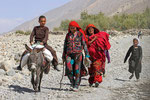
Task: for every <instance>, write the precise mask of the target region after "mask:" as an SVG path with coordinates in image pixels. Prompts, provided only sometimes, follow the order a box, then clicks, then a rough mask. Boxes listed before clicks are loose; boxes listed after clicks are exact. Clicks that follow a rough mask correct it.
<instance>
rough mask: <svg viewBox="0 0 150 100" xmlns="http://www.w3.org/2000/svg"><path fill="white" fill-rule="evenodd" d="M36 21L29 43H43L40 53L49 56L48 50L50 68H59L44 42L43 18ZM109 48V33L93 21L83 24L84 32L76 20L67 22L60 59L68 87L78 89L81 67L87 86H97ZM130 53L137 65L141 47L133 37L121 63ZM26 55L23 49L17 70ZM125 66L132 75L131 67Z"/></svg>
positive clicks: (45, 35)
mask: <svg viewBox="0 0 150 100" xmlns="http://www.w3.org/2000/svg"><path fill="white" fill-rule="evenodd" d="M39 23H40V25H39V26H36V27H34V29H33V31H32V33H31V35H30V44H31V45H33V44H34V43H39V44H41V45H44V46H45V48H46V49H44V50H47V51H46V52H43V53H44V54H45V55H49V56H50V53H51V54H52V56H53V59H52V64H53V65H54V69H56V70H57V71H60V70H59V69H58V68H57V65H58V59H57V56H56V52H55V50H53V48H52V47H51V46H49V45H48V44H47V40H48V32H49V30H48V28H47V27H46V26H45V24H46V17H45V16H40V17H39ZM33 38H34V41H33ZM110 48H111V45H110V43H109V34H107V33H106V32H103V31H100V30H99V29H97V28H96V27H95V26H94V25H93V24H89V25H87V27H86V29H85V31H83V30H82V29H81V27H80V26H79V25H78V23H77V22H75V21H71V22H70V23H69V27H68V33H67V34H66V37H65V41H64V49H63V55H62V59H63V62H64V63H65V75H66V76H67V77H68V79H69V80H70V83H71V85H70V89H71V90H73V91H78V89H79V85H80V82H81V77H82V76H85V75H87V71H86V68H85V66H86V67H88V74H89V79H88V81H89V86H92V85H93V84H95V87H98V86H99V84H100V83H101V82H102V77H103V76H105V63H106V58H107V59H108V63H110V56H109V49H110ZM83 51H84V53H83ZM131 52H132V54H133V55H132V58H133V59H134V60H133V59H132V62H133V61H134V62H135V63H136V64H135V66H137V64H138V65H139V62H140V61H141V59H142V58H141V53H142V49H141V47H140V46H139V45H138V41H137V40H136V39H134V46H132V47H131V48H130V49H129V51H128V53H127V56H126V57H125V61H124V62H126V60H127V58H128V57H129V55H130V53H131ZM28 56H29V53H28V54H27V52H26V51H25V52H24V53H23V55H22V57H21V61H20V65H19V66H18V68H17V69H18V70H22V68H23V66H25V65H26V61H27V59H28ZM49 56H46V58H47V59H48V61H50V60H51V59H49V58H50V57H49ZM139 57H140V58H139ZM137 59H139V60H137ZM140 64H141V63H140ZM129 69H130V70H129V71H130V72H131V73H132V77H133V73H134V71H135V67H134V68H132V69H131V68H129ZM139 70H140V69H139ZM139 70H138V69H136V71H135V73H136V77H137V78H139V73H140V71H139ZM85 73H86V74H85Z"/></svg>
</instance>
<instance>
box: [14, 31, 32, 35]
mask: <svg viewBox="0 0 150 100" xmlns="http://www.w3.org/2000/svg"><path fill="white" fill-rule="evenodd" d="M15 33H16V34H22V35H30V34H31V31H30V30H28V31H25V32H24V31H22V30H17V31H16V32H15Z"/></svg>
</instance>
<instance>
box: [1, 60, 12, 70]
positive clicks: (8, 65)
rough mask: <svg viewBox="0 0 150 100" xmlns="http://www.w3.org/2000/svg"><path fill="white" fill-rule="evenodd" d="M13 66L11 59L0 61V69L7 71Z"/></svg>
mask: <svg viewBox="0 0 150 100" xmlns="http://www.w3.org/2000/svg"><path fill="white" fill-rule="evenodd" d="M13 66H14V64H13V62H12V61H11V60H7V61H2V62H1V63H0V69H3V70H5V71H9V70H11V69H12V67H13Z"/></svg>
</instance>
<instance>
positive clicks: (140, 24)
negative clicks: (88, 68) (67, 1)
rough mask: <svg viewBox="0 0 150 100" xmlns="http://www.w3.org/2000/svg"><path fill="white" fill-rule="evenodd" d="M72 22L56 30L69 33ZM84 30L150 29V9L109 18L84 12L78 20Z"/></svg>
mask: <svg viewBox="0 0 150 100" xmlns="http://www.w3.org/2000/svg"><path fill="white" fill-rule="evenodd" d="M70 21H71V20H64V21H62V22H61V24H60V26H59V27H55V28H54V30H55V31H58V30H61V31H67V29H68V24H69V22H70ZM76 21H77V22H78V23H79V25H80V26H81V28H82V29H85V28H86V26H87V25H88V24H94V25H95V26H96V27H97V28H98V29H100V30H106V29H115V30H118V31H120V30H127V29H132V28H137V29H142V28H144V29H150V8H147V9H146V10H145V11H144V12H143V13H134V14H122V15H114V16H112V17H107V16H105V15H104V14H103V13H101V12H100V13H99V14H96V15H90V14H88V13H87V12H82V13H81V17H80V19H79V20H76Z"/></svg>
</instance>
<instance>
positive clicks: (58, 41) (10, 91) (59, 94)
mask: <svg viewBox="0 0 150 100" xmlns="http://www.w3.org/2000/svg"><path fill="white" fill-rule="evenodd" d="M55 37H57V38H55ZM134 37H135V36H131V35H128V36H118V37H112V38H110V42H111V45H112V48H111V50H110V54H111V63H110V64H108V65H107V66H106V71H107V72H106V77H105V78H103V82H102V83H101V84H100V86H99V88H95V87H89V86H88V81H87V79H88V77H85V78H83V80H82V83H81V86H80V91H79V92H72V91H69V81H68V79H67V77H64V80H63V86H62V88H63V90H61V91H60V90H59V81H60V78H61V75H62V72H57V71H54V70H53V69H51V71H50V73H49V74H48V75H44V77H43V81H42V88H41V92H40V93H36V94H35V93H34V91H33V89H32V86H31V83H30V74H24V71H23V72H17V71H16V73H17V74H19V75H22V78H20V79H16V80H12V81H8V84H4V85H0V100H148V98H150V87H149V86H150V46H149V43H150V36H144V37H143V39H142V40H140V41H141V45H142V47H143V70H142V73H141V79H140V81H139V82H135V78H133V79H132V80H129V79H128V77H129V76H130V73H129V72H128V64H127V63H126V64H124V63H123V60H124V56H125V54H126V52H127V50H128V48H129V47H130V46H131V44H132V39H133V38H134ZM22 38H25V39H26V41H25V40H23V41H22ZM27 38H28V36H18V37H16V36H9V37H7V36H6V37H0V41H1V42H0V43H1V45H5V47H4V48H3V49H6V54H7V56H8V57H3V56H6V55H5V54H3V56H2V55H1V57H2V58H4V59H10V60H11V59H12V58H13V57H14V56H15V55H12V53H15V52H16V51H19V52H20V53H21V52H22V51H23V48H24V47H23V46H22V44H24V43H26V42H27V41H28V39H27ZM54 38H55V40H54ZM50 39H53V40H51V41H49V44H51V45H52V46H53V47H54V48H55V49H57V52H60V54H61V53H62V44H63V40H64V36H50ZM2 40H4V42H2ZM8 40H9V41H8ZM8 43H10V45H9V44H8ZM6 44H7V45H6ZM10 47H11V48H12V49H11V50H9V49H10ZM0 49H2V47H0ZM0 53H3V52H2V51H1V52H0ZM59 56H60V57H61V55H59ZM60 57H59V58H60ZM17 64H18V63H15V67H16V66H17ZM59 68H61V69H62V65H59ZM24 70H26V69H24ZM1 77H6V76H1ZM6 78H8V79H12V78H11V77H6ZM148 82H149V83H148Z"/></svg>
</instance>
